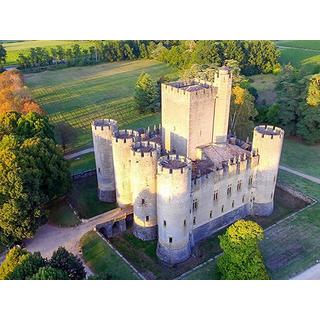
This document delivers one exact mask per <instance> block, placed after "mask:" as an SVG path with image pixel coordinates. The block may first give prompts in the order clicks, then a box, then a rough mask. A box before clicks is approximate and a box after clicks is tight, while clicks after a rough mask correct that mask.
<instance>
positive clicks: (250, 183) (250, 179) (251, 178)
mask: <svg viewBox="0 0 320 320" xmlns="http://www.w3.org/2000/svg"><path fill="white" fill-rule="evenodd" d="M252 180H253V177H252V176H250V177H249V182H248V185H249V187H251V186H252Z"/></svg>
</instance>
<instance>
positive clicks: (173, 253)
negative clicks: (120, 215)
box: [157, 155, 191, 264]
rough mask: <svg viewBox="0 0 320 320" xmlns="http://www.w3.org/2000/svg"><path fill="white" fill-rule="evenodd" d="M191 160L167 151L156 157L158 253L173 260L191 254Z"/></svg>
mask: <svg viewBox="0 0 320 320" xmlns="http://www.w3.org/2000/svg"><path fill="white" fill-rule="evenodd" d="M190 210H191V161H190V160H188V159H186V158H185V157H182V156H176V155H170V156H164V157H161V158H160V159H159V161H158V173H157V215H158V247H157V255H158V257H159V258H160V259H161V260H162V261H164V262H166V263H168V264H175V263H178V262H182V261H184V260H186V259H188V258H189V257H190V255H191V223H190V219H191V218H190V217H191V215H190V212H191V211H190Z"/></svg>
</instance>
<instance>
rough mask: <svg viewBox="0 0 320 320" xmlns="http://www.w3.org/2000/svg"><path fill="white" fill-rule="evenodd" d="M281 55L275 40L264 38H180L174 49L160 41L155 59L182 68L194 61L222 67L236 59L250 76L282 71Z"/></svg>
mask: <svg viewBox="0 0 320 320" xmlns="http://www.w3.org/2000/svg"><path fill="white" fill-rule="evenodd" d="M279 55H280V52H279V50H278V49H277V47H276V45H275V43H274V42H273V41H264V40H252V41H251V40H248V41H247V40H246V41H244V40H221V41H214V40H201V41H180V42H179V44H175V45H173V46H171V47H170V48H168V47H165V46H164V45H163V44H162V43H159V44H157V48H156V50H154V52H153V58H156V59H158V60H160V61H163V62H167V63H169V64H171V65H173V66H175V67H177V68H179V69H189V68H190V67H191V66H192V65H194V64H200V65H211V64H215V65H218V66H221V65H224V64H226V62H227V61H229V60H235V61H237V63H238V66H239V67H240V69H241V73H242V74H244V75H247V76H249V75H253V74H259V73H270V72H278V71H280V64H279V61H278V58H279Z"/></svg>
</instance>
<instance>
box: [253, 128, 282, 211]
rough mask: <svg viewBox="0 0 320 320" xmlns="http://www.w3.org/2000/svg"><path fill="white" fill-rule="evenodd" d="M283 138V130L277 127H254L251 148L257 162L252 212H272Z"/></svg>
mask: <svg viewBox="0 0 320 320" xmlns="http://www.w3.org/2000/svg"><path fill="white" fill-rule="evenodd" d="M283 138H284V131H283V130H282V129H280V128H277V127H273V126H257V127H255V129H254V132H253V143H252V148H253V150H254V151H256V152H257V153H258V155H259V163H258V166H257V167H256V170H255V171H256V176H255V179H254V183H253V186H254V205H253V214H256V215H270V214H271V213H272V212H273V201H274V191H275V186H276V182H277V175H278V169H279V162H280V156H281V149H282V143H283Z"/></svg>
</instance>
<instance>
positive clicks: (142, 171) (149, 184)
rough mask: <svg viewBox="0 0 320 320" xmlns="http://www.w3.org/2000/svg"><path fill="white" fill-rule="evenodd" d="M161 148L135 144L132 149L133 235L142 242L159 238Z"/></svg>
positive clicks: (145, 142)
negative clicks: (158, 196)
mask: <svg viewBox="0 0 320 320" xmlns="http://www.w3.org/2000/svg"><path fill="white" fill-rule="evenodd" d="M160 151H161V146H160V145H159V144H157V143H155V142H149V141H142V142H135V143H134V144H133V145H132V147H131V177H132V179H131V188H132V202H133V215H134V216H133V217H134V226H133V233H134V235H135V236H136V237H138V238H140V239H141V240H154V239H156V238H157V235H158V232H157V231H158V229H157V183H156V174H157V162H158V158H159V156H160Z"/></svg>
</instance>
